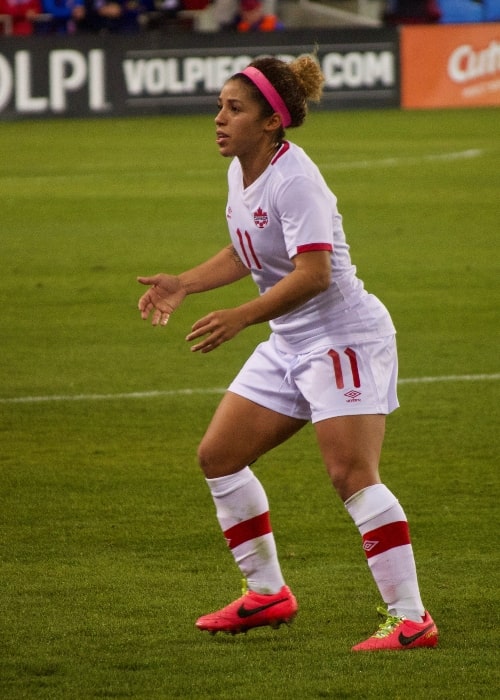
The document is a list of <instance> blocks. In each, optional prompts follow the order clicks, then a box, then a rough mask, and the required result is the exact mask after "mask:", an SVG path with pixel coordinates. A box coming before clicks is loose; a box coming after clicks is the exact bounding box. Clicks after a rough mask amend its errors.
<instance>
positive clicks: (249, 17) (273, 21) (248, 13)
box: [236, 0, 285, 32]
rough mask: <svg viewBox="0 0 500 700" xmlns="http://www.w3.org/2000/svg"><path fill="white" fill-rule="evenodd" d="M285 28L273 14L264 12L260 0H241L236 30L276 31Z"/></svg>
mask: <svg viewBox="0 0 500 700" xmlns="http://www.w3.org/2000/svg"><path fill="white" fill-rule="evenodd" d="M284 28H285V26H284V24H283V23H282V22H281V21H280V20H279V19H278V17H277V16H276V15H274V14H266V11H265V9H264V5H263V3H262V2H261V0H241V2H240V16H239V19H238V23H237V25H236V30H237V31H238V32H278V31H282V30H283V29H284Z"/></svg>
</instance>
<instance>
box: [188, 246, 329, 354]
mask: <svg viewBox="0 0 500 700" xmlns="http://www.w3.org/2000/svg"><path fill="white" fill-rule="evenodd" d="M330 258H331V251H329V250H313V251H308V252H303V253H300V254H298V255H296V256H295V257H294V258H293V259H292V262H293V265H294V269H293V270H292V272H290V273H289V274H288V275H286V277H283V279H281V280H280V281H279V282H277V283H276V284H275V285H274V287H271V288H270V289H268V290H267V292H265V293H264V294H262V295H261V296H259V297H257V298H255V299H252V300H251V301H248V302H246V303H245V304H242V305H241V306H238V307H235V308H234V309H222V310H219V311H213V312H212V313H210V314H208V315H207V316H205V317H204V318H201V319H200V320H199V321H197V322H196V323H195V324H194V325H193V327H192V331H191V333H190V334H189V335H188V336H187V338H186V340H188V341H192V340H197V339H199V338H203V339H202V340H200V342H198V343H196V344H195V345H193V346H192V347H191V350H192V351H194V352H196V351H198V350H200V351H201V352H203V353H206V352H210V351H211V350H214V349H215V348H216V347H218V346H219V345H221V344H222V343H224V342H226V341H227V340H230V339H231V338H233V337H234V336H235V335H236V334H237V333H239V332H240V331H241V330H243V329H244V328H246V327H247V326H252V325H255V324H257V323H263V322H265V321H270V320H272V319H274V318H277V317H278V316H282V315H283V314H286V313H289V312H290V311H293V310H294V309H296V308H298V307H299V306H302V304H305V303H306V301H309V299H312V298H313V297H315V296H317V295H318V294H320V293H321V292H324V291H325V290H326V289H328V287H329V286H330V280H331V259H330Z"/></svg>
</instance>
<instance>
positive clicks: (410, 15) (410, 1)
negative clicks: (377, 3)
mask: <svg viewBox="0 0 500 700" xmlns="http://www.w3.org/2000/svg"><path fill="white" fill-rule="evenodd" d="M382 19H383V21H384V23H385V24H388V25H390V26H394V25H397V24H433V23H435V22H439V20H440V19H441V10H440V9H439V6H438V4H437V0H388V2H387V3H386V8H385V10H384V13H383V16H382Z"/></svg>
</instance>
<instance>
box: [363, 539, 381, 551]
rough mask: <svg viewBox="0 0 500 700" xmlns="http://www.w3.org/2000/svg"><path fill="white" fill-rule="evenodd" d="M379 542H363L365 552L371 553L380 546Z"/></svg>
mask: <svg viewBox="0 0 500 700" xmlns="http://www.w3.org/2000/svg"><path fill="white" fill-rule="evenodd" d="M378 543H379V541H378V540H366V541H365V542H363V549H364V550H365V552H371V551H372V549H373V548H374V547H376V546H377V545H378Z"/></svg>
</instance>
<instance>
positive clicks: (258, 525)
mask: <svg viewBox="0 0 500 700" xmlns="http://www.w3.org/2000/svg"><path fill="white" fill-rule="evenodd" d="M270 532H271V519H270V517H269V511H267V512H266V513H261V515H256V516H255V518H250V520H244V521H243V522H241V523H238V524H237V525H233V527H230V528H228V529H227V530H225V531H224V537H225V538H226V540H227V544H228V547H229V549H234V548H235V547H237V546H238V545H239V544H243V542H248V540H253V539H255V538H256V537H262V535H267V534H269V533H270Z"/></svg>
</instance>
